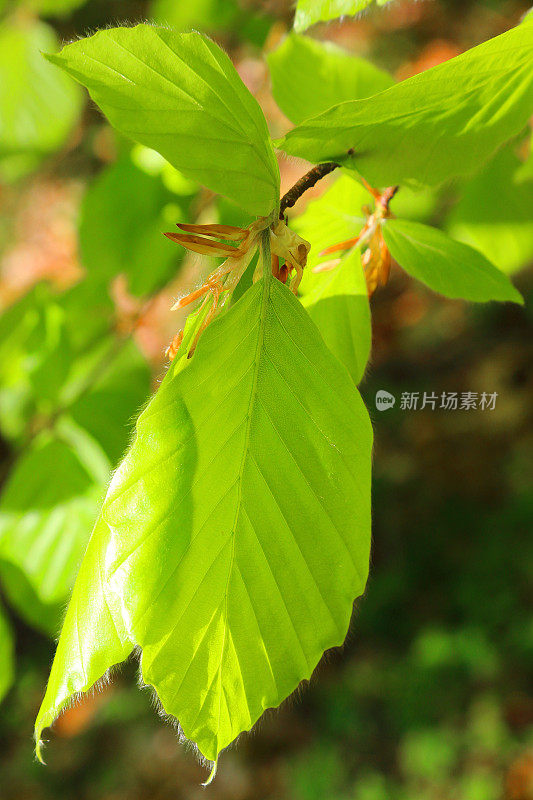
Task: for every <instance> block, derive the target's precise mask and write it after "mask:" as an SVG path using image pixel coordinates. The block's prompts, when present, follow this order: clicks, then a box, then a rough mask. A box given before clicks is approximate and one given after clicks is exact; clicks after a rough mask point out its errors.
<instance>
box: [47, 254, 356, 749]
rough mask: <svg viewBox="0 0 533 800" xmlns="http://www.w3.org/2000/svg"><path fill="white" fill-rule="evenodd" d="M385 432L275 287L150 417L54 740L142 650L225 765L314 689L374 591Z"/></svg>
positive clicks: (69, 667)
mask: <svg viewBox="0 0 533 800" xmlns="http://www.w3.org/2000/svg"><path fill="white" fill-rule="evenodd" d="M267 256H268V258H267V263H270V257H269V254H267ZM371 438H372V435H371V428H370V424H369V420H368V415H367V412H366V410H365V408H364V406H363V404H362V401H361V398H360V396H359V394H358V392H357V390H356V389H355V387H354V385H353V383H352V381H351V379H350V377H349V375H348V373H347V372H346V371H345V370H344V368H343V367H342V366H341V365H340V364H339V363H338V361H337V360H336V359H335V358H333V356H332V355H331V354H330V353H329V351H328V350H327V348H326V347H325V346H324V343H323V341H322V339H321V337H320V335H319V334H318V332H317V330H316V328H315V326H314V325H313V323H312V322H311V320H310V319H309V317H308V315H307V313H306V312H305V311H304V309H303V308H302V307H301V305H300V303H299V302H298V301H297V300H296V299H295V298H294V296H293V295H292V294H291V293H290V292H289V291H288V289H287V288H286V287H284V286H283V285H282V284H281V283H279V282H278V281H276V280H274V279H269V277H268V275H267V278H266V280H261V281H259V282H258V283H256V284H255V285H254V286H253V287H252V288H251V289H250V290H249V291H248V292H246V293H245V295H244V296H243V297H242V298H241V300H240V301H239V302H238V303H236V304H235V305H234V306H233V307H232V308H230V310H229V311H228V312H227V313H226V314H225V315H223V316H222V317H220V318H219V319H217V320H216V321H215V322H214V323H212V324H211V325H210V326H209V327H208V328H207V330H206V331H205V333H204V334H203V335H202V338H201V339H200V342H199V345H198V348H197V350H196V353H195V355H194V358H192V359H191V360H189V363H188V364H187V365H186V366H185V367H183V365H179V366H178V367H177V368H175V367H174V366H172V367H171V368H170V370H169V372H168V373H167V376H166V378H165V380H164V382H163V384H162V386H161V388H160V389H159V391H158V393H157V394H156V396H155V397H154V398H153V400H152V401H151V403H150V404H149V406H148V407H147V409H146V410H145V411H144V412H143V414H141V416H140V418H139V421H138V424H137V437H136V440H135V442H134V444H133V446H132V449H131V451H130V453H129V454H128V456H127V457H126V459H125V460H124V462H123V463H122V465H121V466H120V467H119V469H118V471H117V472H116V473H115V476H114V478H113V481H112V484H111V487H110V489H109V492H108V495H107V498H106V500H105V502H104V506H103V509H102V513H101V515H100V518H99V520H98V522H97V525H96V527H95V530H94V532H93V536H92V538H91V543H90V545H89V549H88V552H87V555H86V557H85V560H84V562H83V564H82V567H81V569H80V573H79V576H78V580H77V583H76V588H75V590H74V595H73V598H72V601H71V604H70V606H69V609H68V612H67V617H66V620H65V625H64V628H63V632H62V635H61V639H60V642H59V647H58V651H57V654H56V658H55V661H54V664H53V667H52V673H51V676H50V681H49V684H48V689H47V693H46V696H45V699H44V701H43V705H42V707H41V710H40V712H39V716H38V719H37V722H36V736H37V740H38V741H39V740H40V737H41V733H42V729H43V728H44V727H46V726H47V725H49V724H51V722H52V721H53V719H54V718H55V717H56V716H57V714H58V713H60V711H61V710H62V709H63V708H65V706H66V705H67V704H68V702H69V699H70V698H71V697H72V696H73V694H74V693H76V692H79V691H86V690H87V689H89V688H90V686H92V685H93V684H94V683H95V681H97V680H98V679H99V678H100V677H101V676H102V675H103V674H104V673H105V671H106V670H107V669H108V668H109V667H110V666H111V665H112V664H115V663H116V662H118V661H121V660H123V659H124V658H125V657H126V655H127V654H128V653H129V652H130V651H131V650H132V649H133V647H134V646H136V645H138V646H140V647H141V648H142V659H141V668H142V676H143V680H144V681H145V682H146V683H148V684H150V685H152V686H153V687H154V688H155V690H156V692H157V694H158V696H159V698H160V700H161V703H162V705H163V707H164V709H165V711H166V712H167V713H168V714H171V715H173V716H175V717H177V719H178V720H179V722H180V725H181V728H182V730H183V732H184V734H185V736H186V737H188V738H189V739H191V740H192V741H194V742H196V744H197V745H198V748H199V750H200V752H201V753H202V754H203V755H204V756H205V757H206V758H208V759H210V760H215V759H216V758H217V756H218V753H219V752H220V750H221V749H223V748H224V747H226V746H227V745H228V744H229V743H230V742H231V741H233V739H235V737H236V736H237V735H238V734H239V733H240V732H241V731H243V730H248V729H249V728H251V727H252V725H253V724H254V723H255V722H256V720H257V719H258V718H259V716H260V715H261V714H262V712H263V711H264V709H266V708H268V707H270V706H277V705H278V704H279V703H280V702H281V701H282V699H283V698H284V697H286V696H287V695H288V694H290V693H291V692H292V691H293V690H294V689H295V688H296V686H297V685H298V684H299V682H300V681H301V680H302V679H304V678H309V676H310V675H311V673H312V671H313V670H314V668H315V666H316V664H317V662H318V661H319V659H320V657H321V655H322V652H323V651H324V650H325V649H326V648H329V647H332V646H334V645H338V644H340V643H341V642H342V641H343V639H344V637H345V635H346V631H347V628H348V624H349V620H350V615H351V611H352V602H353V599H354V598H355V597H356V596H358V595H359V594H361V592H362V591H363V589H364V586H365V582H366V577H367V571H368V555H369V539H370V498H369V493H370V450H371Z"/></svg>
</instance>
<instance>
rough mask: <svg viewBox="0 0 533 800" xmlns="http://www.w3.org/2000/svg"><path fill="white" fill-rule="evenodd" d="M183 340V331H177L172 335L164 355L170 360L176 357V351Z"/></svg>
mask: <svg viewBox="0 0 533 800" xmlns="http://www.w3.org/2000/svg"><path fill="white" fill-rule="evenodd" d="M182 341H183V331H178V333H177V334H176V335H175V336H174V338H173V339H172V341H171V343H170V344H169V346H168V347H167V349H166V350H165V355H166V357H167V358H168V359H170V361H173V360H174V358H175V357H176V353H177V352H178V350H179V348H180V345H181V343H182Z"/></svg>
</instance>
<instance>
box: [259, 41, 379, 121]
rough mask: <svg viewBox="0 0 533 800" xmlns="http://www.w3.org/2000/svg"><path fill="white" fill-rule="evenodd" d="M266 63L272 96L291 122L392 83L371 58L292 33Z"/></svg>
mask: <svg viewBox="0 0 533 800" xmlns="http://www.w3.org/2000/svg"><path fill="white" fill-rule="evenodd" d="M268 66H269V68H270V77H271V79H272V92H273V95H274V99H275V101H276V103H277V104H278V106H279V107H280V108H281V110H282V111H283V113H284V114H285V116H286V117H288V119H290V120H291V122H294V123H299V122H302V121H303V120H304V119H307V118H308V117H314V116H315V115H316V114H320V112H322V111H326V110H327V109H328V108H331V106H336V105H338V104H339V103H344V102H345V101H347V100H358V99H359V98H361V97H369V96H370V95H372V94H377V92H381V91H382V90H383V89H387V88H388V87H389V86H392V84H393V83H394V81H393V79H392V77H391V76H390V75H388V74H387V73H386V72H384V71H383V70H380V69H378V68H377V67H375V66H374V65H373V64H372V63H371V62H370V61H366V60H365V59H364V58H358V57H357V56H353V55H351V54H350V53H348V52H346V50H342V49H341V48H340V47H337V46H336V45H334V44H332V43H331V42H319V41H317V40H316V39H310V38H308V37H306V36H297V35H296V34H294V33H293V34H291V35H290V36H287V38H286V39H285V41H284V42H283V43H282V44H281V45H280V46H279V47H278V48H277V50H274V52H273V53H270V54H269V56H268Z"/></svg>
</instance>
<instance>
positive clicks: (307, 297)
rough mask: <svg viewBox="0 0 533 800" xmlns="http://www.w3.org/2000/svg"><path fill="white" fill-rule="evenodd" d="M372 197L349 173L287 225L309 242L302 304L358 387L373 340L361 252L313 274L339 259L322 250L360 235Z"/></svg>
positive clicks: (302, 286) (301, 288)
mask: <svg viewBox="0 0 533 800" xmlns="http://www.w3.org/2000/svg"><path fill="white" fill-rule="evenodd" d="M370 199H371V198H370V195H369V193H368V192H367V191H366V189H364V188H363V186H362V185H361V184H360V183H357V181H355V180H353V178H351V177H350V176H349V175H342V176H341V177H340V178H339V179H338V180H336V181H335V183H333V185H332V186H331V187H330V188H329V189H327V191H326V192H324V194H323V195H322V196H321V197H319V198H318V199H317V200H312V201H311V202H310V203H309V204H308V206H307V208H306V209H305V211H304V213H303V214H301V215H300V216H299V217H296V219H294V220H292V221H291V227H293V228H294V229H295V230H296V231H297V232H298V233H299V234H300V236H303V238H304V239H307V241H309V242H310V243H311V252H310V253H309V258H308V263H307V267H306V269H305V271H304V278H303V280H302V283H301V285H300V293H301V295H302V303H303V305H304V306H305V307H306V308H307V310H308V312H309V314H310V316H311V318H312V320H313V322H314V323H315V325H316V326H317V327H318V329H319V330H320V333H321V334H322V336H323V338H324V341H325V342H326V344H327V345H328V347H329V348H330V350H331V351H332V352H333V353H334V354H335V355H336V356H337V358H338V359H339V360H340V361H341V362H342V363H343V364H344V366H345V367H346V368H347V370H348V372H349V373H350V375H351V376H352V378H353V380H354V381H355V382H356V383H359V381H360V380H361V378H362V376H363V373H364V370H365V367H366V364H367V361H368V357H369V353H370V344H371V339H372V331H371V324H370V308H369V304H368V294H367V289H366V282H365V278H364V275H363V271H362V267H361V259H360V254H359V251H354V252H352V253H351V254H349V255H348V256H347V257H346V258H344V259H343V260H342V262H341V264H339V265H338V266H336V267H335V268H334V269H333V270H331V271H328V272H317V273H315V272H313V270H314V269H315V267H317V266H319V265H320V264H322V263H324V262H327V261H330V260H331V259H332V258H334V256H336V255H339V254H337V253H336V254H332V255H326V256H321V255H320V253H321V251H322V250H324V249H325V248H326V247H329V246H330V245H333V244H336V243H338V242H344V241H346V240H349V239H352V238H353V237H354V236H356V235H357V234H358V233H359V231H360V230H361V228H362V226H363V224H364V215H363V212H362V206H364V205H366V204H368V203H369V201H370ZM341 255H342V254H341Z"/></svg>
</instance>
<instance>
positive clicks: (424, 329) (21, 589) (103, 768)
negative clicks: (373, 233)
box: [0, 0, 533, 800]
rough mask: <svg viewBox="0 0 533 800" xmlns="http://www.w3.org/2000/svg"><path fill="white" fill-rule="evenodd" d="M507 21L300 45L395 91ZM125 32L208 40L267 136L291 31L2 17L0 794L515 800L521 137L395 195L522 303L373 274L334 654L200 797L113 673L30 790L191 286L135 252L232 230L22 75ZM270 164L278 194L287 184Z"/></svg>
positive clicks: (235, 6) (461, 5)
mask: <svg viewBox="0 0 533 800" xmlns="http://www.w3.org/2000/svg"><path fill="white" fill-rule="evenodd" d="M528 6H529V3H528V2H522V1H521V0H501V1H500V0H486V1H483V0H425V2H403V0H402V1H401V2H400V1H399V0H398V2H393V3H391V5H390V6H388V7H386V8H382V9H372V10H371V11H370V12H369V13H367V14H365V15H364V16H362V17H360V18H358V19H355V20H353V19H352V20H345V21H343V22H342V23H335V24H331V25H328V26H318V27H317V28H314V29H313V30H312V31H311V34H312V35H313V36H315V37H318V38H321V39H328V40H330V41H334V42H337V43H338V44H340V45H341V46H343V47H345V48H346V49H348V50H350V51H351V52H353V53H355V54H358V55H362V56H364V57H367V58H369V59H371V60H372V61H374V63H376V64H378V65H379V66H381V67H383V68H385V69H388V70H389V71H391V72H392V73H393V74H394V75H395V77H397V78H398V79H401V78H405V77H407V76H409V75H412V74H414V73H416V72H418V71H421V70H423V69H426V68H428V67H430V66H432V65H434V64H437V63H439V62H440V61H442V60H445V59H447V58H450V57H452V56H454V55H456V54H458V53H460V52H462V51H463V50H465V49H466V48H468V47H471V46H473V45H475V44H478V43H479V42H481V41H484V40H485V39H487V38H489V37H491V36H493V35H496V34H498V33H501V32H503V31H504V30H506V29H508V28H509V27H511V26H512V25H514V24H516V23H517V22H518V21H519V20H520V18H521V16H522V14H523V13H524V12H525V11H527V9H528ZM146 19H150V20H157V21H160V22H166V23H169V24H172V25H175V26H176V27H177V28H180V29H190V28H197V29H200V30H202V31H205V32H208V33H210V34H211V35H212V36H213V37H214V38H215V39H216V40H217V41H218V42H219V43H220V44H221V45H223V46H224V47H225V48H226V50H227V51H228V52H229V53H230V55H231V57H232V59H233V60H234V63H235V64H236V66H237V68H238V70H239V72H240V74H241V76H242V78H243V80H244V81H245V83H246V84H247V85H248V86H249V88H250V89H251V90H252V91H253V93H254V94H255V95H256V96H257V98H258V100H259V102H260V103H261V105H262V107H263V109H264V110H265V113H266V115H267V117H268V120H269V124H270V126H271V130H272V133H273V135H280V134H282V133H283V132H284V131H285V130H286V129H287V128H288V123H287V121H286V120H285V119H284V117H283V115H282V114H281V112H280V111H279V110H278V109H277V108H276V106H275V103H274V101H273V100H272V97H271V93H270V86H269V78H268V72H267V70H266V67H265V61H264V54H265V53H266V52H269V51H270V50H272V49H273V48H275V47H276V46H277V44H278V43H279V42H280V41H281V39H282V37H283V35H284V34H285V32H286V31H287V30H289V29H290V26H291V22H292V10H291V7H290V3H288V2H286V0H273V1H272V2H266V3H259V2H254V1H253V0H187V2H185V1H184V0H154V1H153V2H151V3H148V2H144V1H143V0H86V1H84V0H21V2H15V0H7V1H6V0H3V2H2V0H0V307H1V309H2V316H1V318H0V476H1V479H2V482H3V487H4V488H3V494H2V497H1V498H0V587H1V588H0V592H1V606H2V609H3V610H2V613H1V616H0V690H1V691H2V692H4V693H5V696H4V699H3V702H2V705H1V707H0V740H1V741H0V797H1V798H2V800H49V799H50V800H51V798H54V800H61V799H62V798H77V800H96V799H97V798H98V800H126V798H127V800H152V799H153V800H159V799H160V800H166V798H174V799H176V800H178V799H179V798H187V800H192V799H193V798H197V797H198V798H199V797H204V796H206V795H205V792H208V795H209V796H210V797H212V798H213V800H222V799H223V798H224V799H225V798H228V800H229V798H231V799H232V800H252V798H254V800H259V799H260V798H265V799H266V798H269V799H272V800H274V798H275V799H276V800H278V798H286V800H532V798H533V695H532V693H531V688H532V687H531V677H532V675H533V618H532V616H531V608H532V605H531V600H532V598H531V575H532V570H533V540H532V537H531V529H532V527H533V526H532V520H533V493H532V486H531V478H532V476H533V370H532V367H533V348H532V344H531V342H532V333H533V305H532V304H531V300H532V299H533V298H532V294H533V272H532V269H531V266H532V264H533V219H532V217H533V168H532V166H531V160H529V161H528V160H527V159H528V157H529V143H528V136H527V135H524V136H523V137H519V139H518V140H517V141H516V142H513V143H512V145H511V146H510V147H508V148H506V149H505V150H504V151H502V153H501V154H499V155H498V156H497V157H496V159H495V160H494V162H492V163H491V164H489V165H488V167H487V168H485V169H484V170H483V172H482V173H481V174H480V175H478V176H476V177H475V178H473V179H472V180H468V181H464V182H462V183H460V184H456V185H454V186H451V187H445V188H444V189H443V190H441V191H439V192H437V193H428V192H421V193H418V194H412V193H406V192H404V193H403V199H402V200H401V202H402V209H403V213H405V214H407V215H408V216H411V217H412V218H414V219H419V220H423V221H427V222H430V223H437V224H440V225H442V226H444V228H445V229H447V230H449V231H450V232H451V233H452V234H453V235H455V236H456V237H457V238H462V239H464V240H466V241H469V242H470V243H473V244H474V245H475V246H477V247H479V248H480V249H482V250H483V251H484V252H485V253H486V254H487V255H489V257H491V258H493V260H494V261H495V263H496V264H497V265H498V266H499V267H501V268H502V269H504V270H506V271H508V272H512V273H513V274H514V280H515V282H516V284H517V286H518V287H519V289H520V290H521V291H522V292H523V293H524V295H525V297H526V302H527V301H529V304H526V307H525V308H524V309H522V308H519V307H516V306H512V305H505V306H500V305H496V304H492V305H487V306H476V307H474V306H472V305H467V304H465V303H462V302H459V301H447V300H444V299H442V298H439V297H437V296H435V295H433V294H431V293H430V292H429V291H427V290H425V289H424V288H423V287H422V286H420V285H417V284H415V283H414V282H413V281H412V280H410V279H408V278H407V276H405V275H404V274H402V273H400V272H399V271H398V270H396V271H394V272H393V277H392V280H391V282H390V284H389V285H388V286H387V287H386V288H385V289H384V290H380V291H378V292H377V293H376V295H375V297H374V298H373V301H372V307H373V320H374V321H373V340H374V341H373V354H372V359H371V363H370V365H369V368H368V371H367V376H366V378H365V381H364V382H363V384H362V387H361V390H362V393H363V396H364V398H365V400H366V402H367V404H368V406H369V409H370V412H371V415H372V417H373V421H374V428H375V437H376V446H375V456H374V490H373V507H374V523H373V538H374V544H373V557H372V562H373V563H372V570H371V578H370V581H369V584H368V587H367V590H366V593H365V595H364V597H363V598H361V599H360V600H359V601H358V602H357V603H356V609H355V613H354V618H353V621H352V625H351V630H350V634H349V636H348V639H347V642H346V644H345V646H344V647H343V648H342V649H340V650H337V651H334V652H331V653H328V654H327V655H326V657H325V658H324V659H323V662H322V663H321V665H320V666H319V668H318V669H317V670H316V673H315V676H314V678H313V680H312V681H311V684H310V685H309V686H308V687H306V688H304V689H302V690H301V691H299V692H298V693H297V695H296V696H295V697H293V698H290V699H289V700H288V701H287V702H286V703H284V704H283V706H282V707H281V709H280V710H278V711H276V712H271V713H270V712H269V713H267V714H266V715H265V718H264V719H263V720H262V721H261V722H260V723H259V725H258V726H257V730H256V731H255V732H254V733H253V735H251V736H243V737H242V738H241V740H240V742H239V746H238V747H237V748H233V749H231V750H230V751H228V752H227V753H225V754H224V755H223V756H222V758H221V762H220V767H219V774H218V776H217V778H216V780H215V782H214V784H213V785H211V786H210V787H209V789H207V790H206V789H202V788H201V787H200V782H201V781H202V780H204V779H205V777H206V773H205V770H203V769H202V768H201V767H200V766H199V765H198V763H197V761H196V760H195V757H194V754H193V753H192V752H190V751H187V750H186V748H184V747H183V746H182V745H181V744H179V743H178V741H177V738H176V735H175V732H174V731H173V730H172V728H171V727H170V726H168V725H167V724H166V723H164V722H163V721H162V720H160V719H159V718H158V716H157V714H156V712H155V711H154V709H153V704H152V699H151V697H150V694H149V692H147V691H146V690H144V691H139V690H138V688H137V685H136V683H137V679H136V665H135V663H134V662H133V661H132V662H131V663H128V664H126V665H125V667H124V669H123V670H122V672H121V673H119V674H118V675H117V676H116V678H115V680H114V681H113V683H112V684H111V685H109V686H108V687H107V688H106V689H105V691H104V692H103V693H101V694H99V695H97V696H93V697H89V698H88V699H87V700H86V701H84V702H83V703H82V704H81V705H79V706H77V707H75V708H73V709H71V710H70V711H68V712H67V713H66V714H65V715H64V716H63V717H62V718H61V719H60V720H59V721H58V723H57V724H56V726H55V728H54V732H53V733H51V735H50V738H51V740H52V741H51V743H50V745H49V746H48V748H47V761H48V765H47V766H46V767H43V766H41V765H39V764H37V763H36V762H35V760H34V757H33V750H32V738H31V737H32V727H33V720H34V717H35V714H36V711H37V709H38V706H39V703H40V700H41V697H42V693H43V689H44V685H45V682H46V678H47V672H48V669H49V666H50V663H51V659H52V656H53V651H54V637H55V636H57V634H58V631H59V628H60V622H61V617H62V614H63V610H64V607H65V603H66V598H67V596H68V590H69V587H70V586H71V585H72V575H73V574H74V572H75V568H76V564H77V563H78V562H79V559H80V557H81V554H82V553H83V547H84V544H85V542H86V540H87V536H88V533H89V531H90V527H91V521H92V519H93V518H94V515H95V513H96V510H97V507H98V502H99V500H100V498H101V496H102V492H103V489H104V487H105V480H106V475H107V470H108V469H109V468H112V467H113V466H114V465H115V464H116V463H117V460H118V459H119V458H120V456H121V454H122V453H123V451H124V448H125V446H126V445H127V442H128V439H129V437H130V435H131V427H132V421H133V419H134V416H135V413H136V411H137V410H138V409H139V408H140V407H141V406H142V404H143V403H144V402H145V401H146V398H147V397H148V396H149V393H150V391H151V390H152V389H153V388H155V387H156V386H157V383H158V381H159V380H160V378H161V376H162V374H163V372H164V369H165V360H164V357H163V352H164V348H165V346H166V344H167V343H168V341H169V340H170V338H171V337H172V335H173V334H174V333H175V331H176V330H177V329H178V328H179V327H180V325H181V324H182V322H183V320H182V319H180V318H179V316H178V315H177V314H176V313H175V312H174V313H171V312H170V310H169V309H170V306H171V304H172V300H173V298H175V297H176V295H178V294H179V293H180V292H183V291H185V289H187V288H189V287H190V286H191V285H194V284H195V283H196V282H197V281H198V280H199V279H200V277H201V273H202V270H204V271H205V270H206V266H205V263H204V264H202V262H201V261H200V260H197V259H194V258H185V259H184V258H183V255H182V254H181V253H179V252H178V248H176V246H175V245H172V243H170V242H169V241H168V240H167V239H165V238H164V237H163V236H162V235H161V231H163V230H165V229H168V228H169V226H171V225H174V223H175V222H176V221H179V220H181V221H184V220H187V219H189V220H195V221H214V220H216V219H219V220H223V221H226V222H233V223H237V222H240V221H245V220H244V219H243V217H242V215H241V213H240V212H238V211H237V210H235V209H232V208H231V207H229V206H228V204H226V203H224V202H219V201H217V199H216V198H213V196H212V195H210V194H209V193H208V192H206V191H205V190H203V189H202V188H201V187H198V186H196V185H195V184H193V183H191V182H190V181H188V180H186V179H185V178H184V177H183V176H181V175H180V174H179V173H177V172H176V171H175V170H173V169H172V168H170V167H169V166H168V165H167V164H166V163H165V162H163V161H162V160H161V159H160V158H159V157H157V155H156V154H154V153H153V152H151V151H149V150H146V149H145V148H140V147H133V148H132V147H131V145H130V144H129V143H128V142H125V141H122V140H119V139H118V138H117V137H116V136H115V135H114V134H113V133H112V131H111V130H110V128H109V127H108V126H107V124H106V123H105V121H104V120H103V119H102V117H101V116H100V114H99V113H98V111H97V110H96V109H95V107H94V106H93V105H92V104H91V103H90V102H89V101H88V99H87V97H86V96H85V94H84V93H83V92H82V91H81V89H80V88H79V87H77V86H76V85H74V83H73V82H71V81H70V79H68V78H67V77H65V76H63V75H62V74H61V73H60V72H59V71H58V70H56V69H55V68H53V67H51V66H49V65H48V64H47V63H46V62H45V61H44V59H42V57H41V55H40V51H42V50H45V51H50V50H53V49H55V48H56V47H58V46H59V43H60V42H61V41H65V40H71V39H72V38H75V37H77V36H80V35H84V34H85V33H87V32H89V31H92V30H94V29H97V28H99V27H102V26H108V25H111V24H116V23H123V22H127V23H131V22H136V21H141V20H146ZM529 138H530V137H529ZM521 162H523V163H521ZM280 167H281V172H282V189H287V188H289V187H290V186H291V185H292V183H294V181H295V180H296V179H297V178H298V177H299V176H300V175H301V174H303V172H304V171H305V169H306V165H304V164H302V163H301V162H296V161H289V160H287V159H282V160H281V163H280ZM325 183H327V182H325ZM324 188H325V187H324V185H322V186H320V187H317V188H316V190H315V191H314V194H315V196H316V195H317V194H319V193H320V192H321V191H323V190H324ZM311 194H312V193H311ZM401 197H402V193H400V194H399V196H398V203H400V198H401ZM308 199H309V198H306V199H304V200H303V201H302V202H301V203H300V206H299V208H297V209H296V211H295V213H298V211H299V210H300V211H301V210H302V208H303V207H304V205H305V203H306V202H307V200H308ZM379 389H385V390H387V391H389V392H391V393H392V394H394V395H395V397H396V398H397V402H396V405H395V407H394V408H393V409H391V410H388V411H385V412H383V411H377V410H376V408H375V403H374V397H375V393H376V391H377V390H379ZM404 391H408V392H417V391H419V392H424V391H428V392H429V391H434V392H436V393H438V394H439V395H440V393H441V392H443V391H446V392H451V391H458V392H463V391H474V392H476V391H477V392H482V391H487V392H497V393H498V399H497V403H496V408H495V410H494V411H484V412H481V411H469V412H467V411H456V412H445V411H439V410H435V411H431V410H429V409H424V410H418V411H406V410H401V408H400V403H399V398H400V395H401V393H402V392H404Z"/></svg>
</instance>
